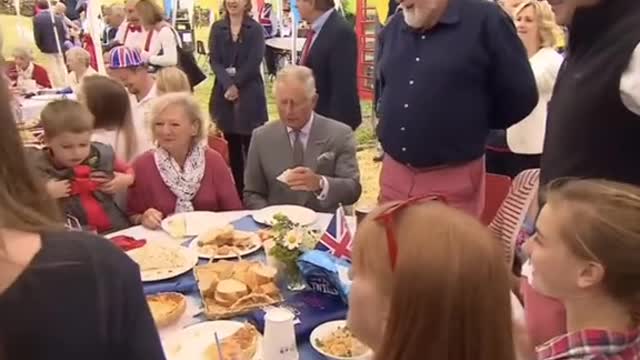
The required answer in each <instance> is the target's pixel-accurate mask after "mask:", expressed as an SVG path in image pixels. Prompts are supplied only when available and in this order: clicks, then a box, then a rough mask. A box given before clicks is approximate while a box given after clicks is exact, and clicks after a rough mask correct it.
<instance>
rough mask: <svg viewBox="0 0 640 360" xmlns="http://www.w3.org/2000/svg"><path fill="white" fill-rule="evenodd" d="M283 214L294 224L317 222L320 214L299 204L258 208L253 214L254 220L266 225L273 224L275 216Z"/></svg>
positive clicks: (304, 224) (305, 224)
mask: <svg viewBox="0 0 640 360" xmlns="http://www.w3.org/2000/svg"><path fill="white" fill-rule="evenodd" d="M276 215H283V216H286V217H287V218H289V220H291V221H292V222H293V223H294V224H298V225H302V226H308V225H311V224H313V223H314V222H316V220H317V218H318V214H316V212H315V211H313V210H311V209H307V208H306V207H303V206H298V205H274V206H268V207H266V208H264V209H261V210H257V211H255V212H254V213H253V214H252V217H253V220H255V221H256V222H257V223H260V224H264V225H273V223H275V222H276V220H275V219H274V216H276Z"/></svg>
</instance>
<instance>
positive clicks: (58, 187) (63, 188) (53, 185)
mask: <svg viewBox="0 0 640 360" xmlns="http://www.w3.org/2000/svg"><path fill="white" fill-rule="evenodd" d="M46 186H47V192H48V193H49V196H51V197H52V198H54V199H62V198H66V197H67V196H69V192H71V184H70V183H69V181H68V180H61V181H56V180H49V181H47V185H46Z"/></svg>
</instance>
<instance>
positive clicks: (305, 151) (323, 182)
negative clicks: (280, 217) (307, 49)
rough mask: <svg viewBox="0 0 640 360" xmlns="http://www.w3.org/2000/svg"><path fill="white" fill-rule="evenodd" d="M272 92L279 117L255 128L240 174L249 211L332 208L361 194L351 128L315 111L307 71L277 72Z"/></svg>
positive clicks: (299, 68) (313, 89)
mask: <svg viewBox="0 0 640 360" xmlns="http://www.w3.org/2000/svg"><path fill="white" fill-rule="evenodd" d="M274 95H275V100H276V105H277V106H278V113H279V115H280V121H272V122H269V123H267V124H265V125H263V126H261V127H259V128H257V129H256V130H255V131H254V132H253V137H252V138H251V145H250V146H249V155H248V158H247V167H246V170H245V174H244V183H245V188H244V203H245V206H246V207H247V208H249V209H260V208H263V207H265V206H268V205H279V204H295V205H301V206H305V207H307V208H310V209H313V210H315V211H319V212H333V211H335V209H336V208H337V207H338V206H339V205H340V204H342V205H345V206H346V205H351V204H353V203H355V202H356V201H357V200H358V198H359V197H360V193H361V192H362V187H361V186H360V171H359V170H358V162H357V160H356V143H355V138H354V134H353V131H352V130H351V128H350V127H349V126H347V125H344V124H342V123H340V122H337V121H335V120H331V119H329V118H326V117H323V116H320V115H318V114H316V113H314V112H313V109H314V107H315V105H316V101H317V99H318V95H317V94H316V87H315V80H314V79H313V73H312V72H311V70H309V69H308V68H306V67H304V66H296V65H292V66H288V67H286V68H284V69H283V70H282V71H280V72H279V73H278V76H277V78H276V81H275V84H274Z"/></svg>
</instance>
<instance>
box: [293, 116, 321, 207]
mask: <svg viewBox="0 0 640 360" xmlns="http://www.w3.org/2000/svg"><path fill="white" fill-rule="evenodd" d="M312 125H313V113H311V118H310V119H309V121H307V123H306V124H305V125H304V126H303V127H302V129H300V135H298V136H299V139H300V142H301V143H302V147H303V148H304V150H305V151H306V150H307V143H308V142H309V134H310V133H311V126H312ZM287 134H288V135H289V143H290V144H291V148H292V149H293V144H294V142H295V141H296V130H295V129H293V128H291V127H288V126H287ZM328 194H329V182H328V181H327V179H326V178H325V177H324V176H322V175H321V176H320V193H316V198H318V200H325V199H326V198H327V195H328Z"/></svg>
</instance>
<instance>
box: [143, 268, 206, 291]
mask: <svg viewBox="0 0 640 360" xmlns="http://www.w3.org/2000/svg"><path fill="white" fill-rule="evenodd" d="M143 288H144V294H145V295H150V294H157V293H160V292H179V293H190V292H194V291H197V290H198V285H197V284H196V279H195V278H194V277H193V273H192V272H191V271H189V272H188V273H186V274H182V275H180V276H178V277H175V278H173V279H168V280H162V281H155V282H149V283H145V284H144V286H143Z"/></svg>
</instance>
